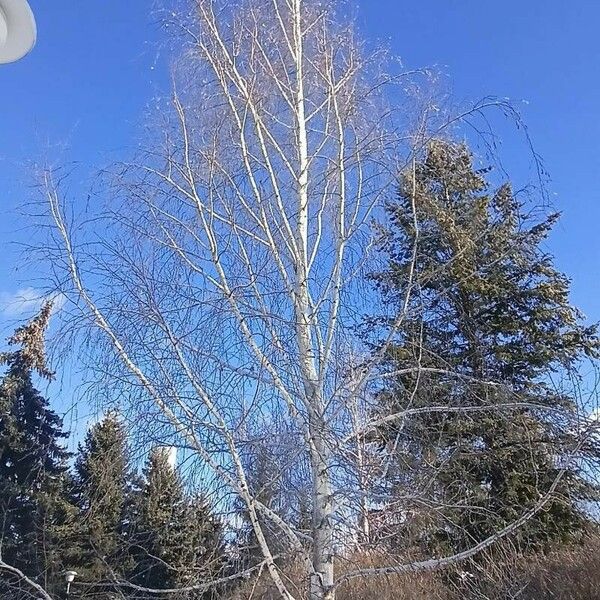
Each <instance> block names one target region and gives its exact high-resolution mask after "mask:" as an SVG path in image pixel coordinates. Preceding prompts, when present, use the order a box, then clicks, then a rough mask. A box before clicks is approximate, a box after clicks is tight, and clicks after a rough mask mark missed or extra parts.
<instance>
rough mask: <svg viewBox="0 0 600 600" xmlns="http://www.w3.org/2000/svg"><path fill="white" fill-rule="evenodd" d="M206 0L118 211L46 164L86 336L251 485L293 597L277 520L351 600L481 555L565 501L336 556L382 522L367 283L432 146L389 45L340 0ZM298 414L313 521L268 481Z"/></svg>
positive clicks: (193, 452) (106, 363)
mask: <svg viewBox="0 0 600 600" xmlns="http://www.w3.org/2000/svg"><path fill="white" fill-rule="evenodd" d="M186 11H187V12H185V13H184V14H182V15H177V16H176V17H174V19H173V24H174V26H175V27H177V28H178V31H180V32H181V35H182V37H183V38H184V40H185V46H186V52H185V56H184V58H183V60H182V61H181V62H180V63H179V64H178V65H177V67H176V68H175V71H174V77H173V79H174V82H175V84H174V92H173V96H172V102H171V104H170V107H169V108H168V109H167V110H166V111H165V114H166V115H167V116H165V117H164V119H163V121H162V122H161V123H159V127H157V130H158V133H159V134H158V135H156V136H155V137H154V139H153V147H152V151H150V152H147V153H145V154H144V155H143V156H141V157H139V159H138V160H137V161H136V163H135V164H130V165H126V166H125V167H124V168H123V169H122V171H120V172H119V174H118V177H117V178H116V182H115V186H114V187H113V188H112V190H111V191H112V194H110V196H111V199H110V200H109V201H108V205H107V207H106V208H97V209H96V208H93V207H92V208H91V209H90V212H89V213H88V214H87V215H83V214H82V211H81V210H80V208H81V206H79V207H78V206H77V205H76V204H75V205H74V207H73V208H72V209H70V208H69V206H71V205H69V203H68V202H67V201H66V200H65V198H64V197H63V195H62V190H61V185H60V181H57V180H56V177H55V176H53V175H52V174H47V175H46V176H45V189H46V192H47V193H46V199H47V206H48V208H49V211H50V216H51V221H52V225H51V227H50V228H49V233H50V240H49V245H48V248H49V252H50V258H51V264H52V268H53V271H54V275H55V280H56V283H57V285H58V288H59V291H60V292H61V293H63V294H64V295H65V297H67V298H68V299H69V300H70V302H69V303H68V304H67V306H66V307H65V309H64V310H63V313H62V316H63V319H64V324H65V327H66V330H69V331H70V332H71V333H72V334H73V335H74V336H75V338H74V339H79V340H80V341H81V339H82V338H81V337H77V336H84V337H83V342H84V343H83V344H82V345H81V346H79V352H80V355H81V356H83V354H84V350H85V349H86V348H87V355H88V357H89V358H90V359H91V364H92V367H93V369H95V371H96V373H97V374H98V375H100V376H101V379H102V380H103V381H104V382H106V385H107V386H108V387H110V388H111V389H112V392H113V394H115V396H116V395H119V396H120V397H122V398H126V401H124V402H125V403H126V407H125V408H124V410H128V411H129V412H130V414H131V415H133V416H134V418H135V420H136V421H137V423H138V426H139V428H140V429H143V430H145V431H146V432H152V435H154V436H155V437H159V438H160V437H161V436H162V438H161V439H163V440H164V441H165V442H166V443H167V444H173V445H178V446H180V447H182V448H183V449H184V452H185V453H186V456H189V457H190V460H191V461H193V462H194V463H195V464H196V465H197V468H198V469H199V470H201V471H202V472H205V473H210V477H211V478H213V479H214V481H215V483H214V484H213V485H214V488H215V490H217V489H218V490H219V492H220V493H221V490H222V489H227V490H228V492H229V493H230V494H231V497H235V498H237V499H238V500H239V501H241V503H242V504H243V506H244V510H245V512H246V513H247V515H248V519H249V521H250V523H251V525H252V529H253V533H254V536H255V538H256V540H257V543H258V546H259V548H260V553H261V555H262V557H263V561H262V562H261V564H260V570H261V571H262V570H264V571H265V572H266V573H268V575H269V577H270V578H271V580H272V582H273V585H274V586H275V587H276V589H277V591H278V593H279V595H280V596H281V598H284V599H286V600H293V599H295V598H299V597H300V595H299V592H297V590H295V589H294V588H293V587H292V586H291V585H290V584H289V582H288V580H287V579H286V576H285V572H284V569H282V567H281V565H282V564H283V563H282V562H281V559H282V557H281V556H277V555H276V553H275V550H274V549H273V548H272V547H271V545H270V543H269V540H270V539H272V538H273V536H272V534H271V535H267V531H266V530H265V523H268V527H269V529H270V530H271V532H272V531H276V532H278V538H279V539H278V544H277V545H278V551H279V549H280V548H281V547H284V554H285V556H284V557H283V558H284V559H285V560H288V561H290V560H299V561H302V563H303V564H304V565H305V568H306V573H307V579H308V580H309V581H310V584H309V593H308V596H309V597H310V599H311V600H333V599H334V597H335V591H336V589H337V588H338V587H339V585H341V584H342V583H344V582H346V581H349V580H351V579H352V578H354V577H364V576H371V575H381V574H387V573H391V572H398V573H402V572H406V571H413V570H419V569H430V568H436V567H438V566H444V565H445V564H453V563H455V562H457V561H459V560H461V559H464V558H467V557H469V556H472V555H473V554H474V553H476V552H478V551H480V550H482V549H484V548H486V547H488V546H489V545H490V544H491V543H492V542H493V541H494V540H495V539H497V538H499V537H502V536H503V535H507V534H508V533H510V532H511V531H513V530H514V529H515V528H517V527H518V526H519V525H520V524H521V523H522V522H524V521H525V520H527V519H528V518H529V517H530V516H531V514H533V511H535V510H539V509H540V508H541V507H542V506H543V503H544V502H545V499H541V500H540V504H539V505H538V506H537V507H535V509H531V510H529V511H527V512H526V513H524V514H523V516H522V517H521V518H520V519H519V520H518V521H516V522H515V523H513V524H512V525H511V526H510V527H509V528H507V529H506V530H505V531H503V532H499V533H498V535H497V536H495V537H494V539H489V540H486V541H485V542H482V543H481V544H479V545H478V546H477V547H474V548H473V549H472V550H470V551H468V552H465V553H462V554H461V555H460V556H459V555H457V556H453V557H448V558H447V559H437V560H433V559H432V560H426V561H422V562H420V563H411V564H406V565H397V564H390V565H389V567H384V568H381V569H367V570H364V569H363V570H361V569H358V568H357V569H356V570H355V571H350V572H348V571H347V570H346V573H345V574H344V575H343V577H338V578H337V579H336V572H335V564H334V562H335V557H336V554H338V553H340V552H342V550H343V548H345V547H347V545H348V543H349V540H351V539H358V540H359V544H360V540H361V539H364V538H368V535H369V523H368V514H367V513H368V493H369V489H370V487H371V484H370V483H369V479H370V478H371V477H376V476H377V473H376V472H378V471H379V470H378V469H375V468H374V466H373V465H372V464H371V461H370V459H369V457H368V456H367V454H368V449H366V448H365V445H364V437H363V436H362V433H364V432H365V431H368V430H369V428H371V427H373V425H372V424H369V422H368V419H369V412H368V410H367V409H365V402H366V401H365V398H366V397H368V386H369V383H370V382H371V381H372V377H373V374H374V373H375V370H374V367H375V366H376V363H377V356H376V357H374V358H372V359H370V360H367V361H365V360H362V359H361V360H357V359H356V358H355V357H356V356H357V346H356V344H355V342H354V341H353V339H352V329H353V326H354V325H355V324H357V323H358V322H359V321H360V319H361V316H362V314H363V312H364V306H365V305H367V304H368V303H369V302H371V301H372V297H371V296H370V294H369V292H368V291H366V290H365V289H363V288H362V287H361V274H362V270H363V264H364V261H365V259H366V257H367V256H368V254H369V249H370V245H371V242H372V236H373V232H372V229H371V227H370V223H369V221H370V219H371V217H372V215H373V214H374V212H375V211H377V210H378V209H379V207H380V205H381V203H382V200H383V199H384V198H385V197H386V195H388V194H390V193H393V192H390V190H393V189H394V185H395V183H396V177H397V174H398V173H399V172H400V164H401V162H402V161H403V160H404V161H407V160H408V161H410V155H411V151H412V148H413V147H414V145H415V142H414V139H413V140H411V139H410V138H409V137H408V136H407V129H406V128H405V127H404V123H405V121H407V120H408V116H409V115H408V112H409V110H408V109H407V110H406V111H405V112H402V111H389V110H388V108H387V104H386V102H385V101H384V98H383V93H382V90H383V88H384V86H385V84H386V83H390V82H391V80H392V78H390V77H388V76H383V75H382V71H381V68H380V66H381V65H380V61H381V58H382V56H381V55H380V54H379V53H375V54H369V53H368V52H367V50H366V49H365V47H364V45H363V44H362V43H361V42H360V40H358V39H357V36H356V35H355V32H354V30H353V28H352V26H351V25H349V24H348V22H347V19H346V18H345V17H344V15H343V7H335V6H334V3H332V2H320V1H317V0H244V1H240V2H233V1H232V2H227V1H225V0H193V1H190V2H189V3H188V4H187V5H186ZM407 104H408V103H407ZM428 119H429V115H428V114H423V115H421V116H420V119H419V120H418V128H419V129H420V130H421V131H425V130H426V129H427V127H428V125H429V124H428ZM71 210H72V211H73V213H74V215H73V216H74V218H75V221H72V220H71V216H72V214H71ZM77 216H82V217H84V219H83V220H82V221H77ZM86 218H87V220H86ZM74 223H76V225H75V224H74ZM407 287H408V288H409V289H410V285H409V286H407ZM358 352H360V351H359V350H358ZM438 409H439V410H442V409H443V408H441V407H438ZM434 410H435V408H434ZM277 423H285V436H281V435H279V436H278V437H277V438H276V436H273V439H277V440H281V452H282V456H283V458H282V460H281V465H278V466H279V467H280V470H281V472H282V477H283V472H284V471H287V473H290V472H297V473H306V475H305V477H306V481H307V482H308V484H309V486H310V489H311V499H310V507H309V508H310V511H311V518H312V524H311V526H310V528H309V529H308V530H304V529H302V528H301V527H300V526H298V525H297V524H296V523H294V521H293V520H292V519H289V518H287V516H286V514H284V513H282V512H280V511H278V510H276V509H273V508H272V507H269V506H266V505H265V504H263V503H261V502H260V500H259V498H260V493H259V490H256V489H253V487H252V482H251V481H249V476H248V469H247V464H248V462H247V460H248V456H249V457H250V460H251V459H252V454H251V452H250V451H251V449H252V448H253V447H255V446H256V444H257V443H258V441H257V436H256V432H265V431H266V430H268V428H269V427H271V426H272V427H273V428H275V427H276V424H277ZM278 431H279V433H280V432H281V428H278ZM271 441H272V440H271ZM249 453H250V454H249ZM227 502H228V501H227V500H226V499H225V497H224V496H222V501H221V507H222V508H223V512H226V506H227ZM358 531H360V535H358V537H357V532H358ZM361 536H362V537H361ZM282 541H284V542H285V543H282ZM229 579H231V578H229ZM208 585H210V584H208ZM198 589H199V588H198ZM202 589H206V585H205V586H204V587H203V588H202ZM170 592H171V593H173V592H174V591H173V590H171V591H170ZM166 593H169V591H168V590H167V591H166Z"/></svg>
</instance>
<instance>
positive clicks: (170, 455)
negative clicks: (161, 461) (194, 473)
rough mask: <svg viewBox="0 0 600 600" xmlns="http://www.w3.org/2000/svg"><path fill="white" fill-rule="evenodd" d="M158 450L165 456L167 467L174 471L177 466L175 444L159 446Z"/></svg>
mask: <svg viewBox="0 0 600 600" xmlns="http://www.w3.org/2000/svg"><path fill="white" fill-rule="evenodd" d="M158 450H159V451H160V452H161V454H162V455H163V456H164V457H165V458H166V460H167V463H168V465H169V467H171V469H173V471H174V470H175V467H176V466H177V448H175V446H159V447H158Z"/></svg>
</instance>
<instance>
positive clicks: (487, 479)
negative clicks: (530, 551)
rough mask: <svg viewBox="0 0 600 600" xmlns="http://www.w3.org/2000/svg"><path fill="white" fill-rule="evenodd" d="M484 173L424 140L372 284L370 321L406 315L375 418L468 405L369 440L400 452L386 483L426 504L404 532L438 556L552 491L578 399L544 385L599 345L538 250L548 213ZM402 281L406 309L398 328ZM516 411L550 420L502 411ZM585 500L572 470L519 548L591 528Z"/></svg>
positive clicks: (587, 489)
mask: <svg viewBox="0 0 600 600" xmlns="http://www.w3.org/2000/svg"><path fill="white" fill-rule="evenodd" d="M486 173H487V171H486V170H482V171H477V170H475V169H474V167H473V161H472V156H471V154H470V152H469V151H468V149H467V148H466V147H465V146H464V145H460V144H453V143H449V142H445V141H439V140H438V141H434V142H433V143H431V144H430V146H429V148H428V151H427V155H426V156H425V158H424V160H423V161H422V162H420V163H419V164H416V166H415V169H414V170H412V169H411V170H410V172H407V173H406V174H405V175H404V177H403V180H402V185H401V189H400V193H399V197H398V199H397V201H396V202H394V203H392V204H391V205H390V206H389V216H390V226H389V228H388V229H387V230H385V231H384V250H385V253H386V255H387V258H388V266H387V268H386V269H385V270H384V271H383V272H380V273H378V274H376V275H375V276H374V278H375V281H376V282H377V285H378V287H379V289H380V290H381V292H382V293H383V297H384V299H385V300H386V302H387V303H388V306H389V307H391V312H390V314H389V316H388V317H386V318H385V319H381V320H379V324H380V325H381V324H383V325H384V326H385V327H386V328H388V327H390V326H392V324H395V325H397V324H398V322H400V326H399V328H398V331H397V332H396V333H395V334H394V343H393V344H392V345H391V347H390V348H389V351H388V352H387V355H386V358H387V361H386V364H385V368H386V370H388V371H392V372H393V371H402V374H401V375H398V376H396V377H395V378H394V379H392V380H391V381H390V382H389V384H388V385H387V386H386V387H385V388H384V389H382V390H381V391H380V394H379V403H380V410H381V413H382V415H385V414H387V413H393V412H397V411H399V410H402V409H404V408H422V407H427V406H445V407H451V408H459V407H462V408H464V409H471V410H470V412H467V411H466V410H465V411H464V412H460V411H459V412H436V413H431V412H430V413H427V412H424V413H421V414H418V415H413V416H412V417H408V418H406V419H403V420H402V423H399V422H398V423H394V422H393V421H392V422H390V423H389V424H388V425H386V426H385V427H384V428H382V429H381V430H380V431H379V437H380V439H381V440H384V441H388V442H390V446H392V441H393V445H394V448H395V452H396V457H397V460H396V462H395V469H393V470H392V471H391V472H390V473H391V478H392V482H393V485H394V486H397V488H401V487H404V488H406V487H410V488H411V492H412V495H413V497H417V496H419V495H420V496H421V497H420V498H419V501H420V502H421V506H422V505H423V504H422V503H423V502H424V503H425V504H426V505H428V506H431V504H434V505H435V506H437V507H438V510H436V511H431V510H428V511H426V512H427V513H428V514H427V516H426V518H424V517H419V518H417V517H415V518H414V519H410V520H408V521H407V522H406V524H405V527H406V528H408V525H409V523H410V524H412V526H414V527H415V528H416V530H417V531H416V535H417V536H418V537H419V538H420V540H421V542H423V543H426V544H428V545H430V546H432V545H433V546H435V547H437V549H438V550H439V549H440V547H444V549H445V550H446V551H448V550H451V551H456V550H462V549H464V548H466V547H470V546H472V545H473V543H474V542H477V541H479V540H481V539H484V538H485V537H487V536H488V535H490V534H492V533H494V532H495V531H497V530H499V529H501V528H502V527H503V526H505V525H507V524H508V523H510V522H512V521H513V520H514V519H516V518H517V517H519V516H520V515H522V514H523V512H524V511H525V510H527V509H528V508H530V507H532V506H534V505H535V504H536V502H538V501H539V499H540V497H541V496H542V495H543V494H545V493H546V492H547V491H548V490H549V488H550V486H551V484H552V482H553V481H554V480H555V478H556V475H557V474H558V472H559V470H560V467H561V459H562V458H564V453H565V448H566V447H567V446H568V445H569V442H570V441H571V440H570V433H569V428H568V425H567V424H566V423H568V420H569V417H570V416H572V415H573V414H574V399H573V398H572V397H570V396H569V394H568V393H565V392H560V391H557V389H556V387H555V386H553V385H551V378H552V377H553V376H555V377H558V376H559V375H560V374H564V373H565V372H568V371H570V370H573V369H575V368H576V367H577V364H578V362H579V361H580V360H581V358H582V357H584V356H586V355H587V356H595V355H597V351H598V338H597V336H596V328H595V327H586V326H584V325H583V324H582V320H581V317H580V315H579V313H578V311H577V310H576V309H575V308H574V307H573V306H571V304H570V302H569V281H568V279H567V278H566V277H565V276H564V275H563V274H562V273H560V272H559V271H558V270H557V269H556V268H555V267H554V266H553V261H552V257H551V256H549V255H548V254H547V253H545V252H544V251H543V249H542V247H541V245H542V243H543V242H544V240H545V239H546V238H547V236H548V234H549V232H550V231H551V228H552V226H553V225H554V223H555V222H556V219H557V216H556V215H551V216H549V217H546V218H542V219H540V220H535V219H533V218H532V217H531V216H530V215H527V214H526V213H525V207H524V205H523V204H522V202H520V201H519V200H518V199H517V197H516V196H515V194H514V193H513V191H512V189H511V187H510V185H508V184H505V185H501V186H500V187H499V188H498V189H496V190H495V191H493V190H491V186H490V185H489V184H488V183H487V182H486V177H485V176H486ZM413 207H414V209H415V210H413ZM415 243H416V248H417V252H416V262H415V263H414V265H413V248H414V247H415ZM413 266H414V270H412V269H413ZM411 272H412V276H411ZM408 285H411V286H412V288H411V290H410V291H411V294H410V295H409V298H410V301H409V303H408V311H407V314H406V315H405V317H404V318H403V319H401V320H400V321H399V320H398V309H401V310H403V308H401V307H404V303H405V298H406V297H407V292H408V291H409V290H408V289H407V286H408ZM394 307H395V308H396V310H394ZM417 365H419V366H420V367H421V370H420V371H419V372H417V371H415V370H414V367H415V366H417ZM491 382H495V383H497V384H499V385H491ZM511 403H512V404H514V403H519V404H523V403H527V404H532V405H533V404H535V405H538V406H544V407H548V408H552V409H557V411H556V412H552V411H548V410H541V409H539V410H538V409H533V408H528V407H525V406H521V407H518V408H516V407H515V408H513V409H507V408H504V409H500V406H501V405H506V404H511ZM494 407H497V408H496V409H494ZM558 415H560V416H558ZM594 494H595V490H593V489H592V488H591V486H590V485H589V484H588V482H587V481H586V478H585V477H584V476H583V474H582V473H581V472H579V471H578V469H577V464H571V465H570V466H569V469H568V471H567V473H566V475H565V477H564V478H563V479H562V481H561V483H560V485H559V488H558V490H557V494H556V496H555V499H553V500H552V501H551V502H550V503H549V504H547V505H546V507H545V508H544V510H543V511H541V512H540V513H538V514H537V516H536V517H534V518H533V519H531V520H530V522H529V523H528V524H527V525H526V526H525V527H523V528H522V529H520V530H519V533H518V535H517V537H516V539H517V541H518V542H519V543H520V544H521V546H522V547H524V548H535V547H539V546H541V545H545V544H547V543H550V542H552V541H555V540H563V541H567V540H571V539H573V538H575V537H576V536H577V535H578V532H580V531H581V529H582V528H583V527H584V525H585V523H586V515H585V513H584V512H583V511H582V508H581V501H582V500H585V499H589V498H590V497H592V496H593V495H594ZM411 508H412V509H414V513H413V514H415V515H416V514H418V513H419V509H418V507H417V505H415V506H413V507H411ZM432 514H433V515H434V516H433V517H432V516H431V515H432Z"/></svg>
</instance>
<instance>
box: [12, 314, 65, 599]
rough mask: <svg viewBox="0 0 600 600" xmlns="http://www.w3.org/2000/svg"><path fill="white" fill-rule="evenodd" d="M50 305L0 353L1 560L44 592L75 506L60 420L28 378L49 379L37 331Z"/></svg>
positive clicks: (53, 579) (60, 561)
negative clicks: (0, 369) (3, 368)
mask: <svg viewBox="0 0 600 600" xmlns="http://www.w3.org/2000/svg"><path fill="white" fill-rule="evenodd" d="M51 309H52V306H51V304H46V305H45V306H44V307H43V308H42V310H41V312H40V314H39V315H38V316H36V317H35V318H34V319H32V320H31V321H30V322H29V323H28V324H27V325H25V326H24V327H21V328H19V329H17V331H16V332H15V334H14V335H13V336H12V338H10V339H9V345H11V346H19V348H18V349H17V350H14V351H9V352H5V353H3V354H1V355H0V364H4V365H5V366H6V371H5V373H4V375H3V378H2V380H1V381H0V536H1V539H2V557H3V560H5V561H6V562H7V563H9V564H10V565H12V566H14V567H17V568H19V569H20V570H22V571H23V572H24V573H25V574H26V575H28V576H30V577H32V578H33V579H35V580H36V581H38V582H39V583H40V584H41V585H43V586H44V587H45V588H46V589H47V590H48V591H50V592H52V590H53V589H56V588H57V587H60V586H61V585H62V577H61V576H60V573H61V571H62V570H63V569H64V567H65V566H68V561H69V560H70V558H71V557H70V539H69V537H70V532H71V530H72V525H73V519H74V516H75V509H74V507H73V505H72V503H71V502H70V500H69V498H70V487H71V481H70V476H69V473H68V464H67V461H68V459H69V456H70V455H69V454H68V452H67V451H66V450H65V449H64V447H63V446H62V443H61V442H62V440H64V438H66V437H67V434H66V433H65V432H63V430H62V420H61V419H60V417H59V416H58V415H57V414H56V413H54V412H53V411H52V410H51V409H50V406H49V403H48V401H47V400H46V399H45V398H44V397H43V396H42V395H41V394H40V392H39V391H38V390H37V389H36V387H35V385H34V383H33V377H34V375H35V374H37V375H38V376H40V377H41V378H43V379H47V380H49V379H51V378H52V373H51V372H50V371H49V370H48V368H47V366H46V358H45V353H44V335H45V331H46V328H47V326H48V321H49V319H50V314H51Z"/></svg>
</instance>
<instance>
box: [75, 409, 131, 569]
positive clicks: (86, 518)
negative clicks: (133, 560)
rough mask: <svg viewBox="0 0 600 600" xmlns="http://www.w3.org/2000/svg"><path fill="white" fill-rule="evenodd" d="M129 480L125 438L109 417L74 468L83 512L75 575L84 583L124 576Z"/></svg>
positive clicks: (114, 418)
mask: <svg viewBox="0 0 600 600" xmlns="http://www.w3.org/2000/svg"><path fill="white" fill-rule="evenodd" d="M129 480H130V469H129V461H128V456H127V442H126V433H125V430H124V427H123V424H122V423H121V421H120V420H119V419H118V417H117V415H116V414H114V413H109V414H108V415H107V416H106V417H105V418H104V419H102V420H101V421H100V422H99V423H96V424H95V425H94V426H93V427H91V428H90V430H89V431H88V433H87V436H86V438H85V441H84V443H83V444H82V445H80V447H79V454H78V457H77V460H76V463H75V483H76V485H75V496H76V499H77V505H78V507H79V518H78V538H79V548H78V549H79V557H78V563H77V565H76V569H75V570H76V571H77V572H78V573H79V575H80V576H81V578H82V579H84V580H87V581H110V580H111V579H113V578H122V577H123V575H124V572H125V570H126V567H127V561H126V560H125V558H126V556H127V548H126V542H125V539H124V536H123V522H124V515H125V508H126V503H127V499H128V493H129V484H128V482H129ZM74 566H75V565H74Z"/></svg>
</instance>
